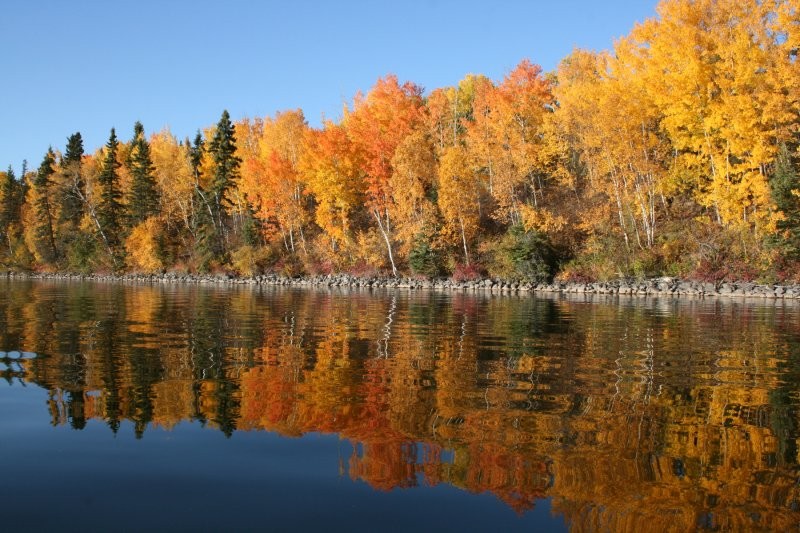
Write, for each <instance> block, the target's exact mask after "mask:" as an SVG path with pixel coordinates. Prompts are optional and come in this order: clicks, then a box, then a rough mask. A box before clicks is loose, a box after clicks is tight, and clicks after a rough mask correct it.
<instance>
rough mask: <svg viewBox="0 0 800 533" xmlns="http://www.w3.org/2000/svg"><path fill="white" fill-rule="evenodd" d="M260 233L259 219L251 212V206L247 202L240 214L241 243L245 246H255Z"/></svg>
mask: <svg viewBox="0 0 800 533" xmlns="http://www.w3.org/2000/svg"><path fill="white" fill-rule="evenodd" d="M260 233H261V228H260V224H259V221H258V219H257V218H256V217H255V215H254V214H253V208H252V207H250V204H247V206H245V209H244V213H243V214H242V243H243V244H244V245H245V246H257V245H258V244H259V242H258V241H259V235H260Z"/></svg>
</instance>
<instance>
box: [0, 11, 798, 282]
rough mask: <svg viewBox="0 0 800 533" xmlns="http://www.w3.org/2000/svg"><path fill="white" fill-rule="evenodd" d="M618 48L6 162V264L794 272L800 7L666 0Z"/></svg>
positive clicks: (431, 272)
mask: <svg viewBox="0 0 800 533" xmlns="http://www.w3.org/2000/svg"><path fill="white" fill-rule="evenodd" d="M657 13H658V15H657V17H655V18H653V19H649V20H647V21H645V22H644V23H641V24H638V25H636V26H635V27H634V28H633V30H632V31H631V32H630V34H629V35H627V36H625V37H622V38H620V39H619V40H618V41H617V42H616V43H615V45H614V48H613V50H611V51H603V52H591V51H586V50H575V51H573V52H572V53H571V54H570V55H569V56H568V57H566V58H564V60H563V61H562V62H561V63H560V65H559V66H558V68H557V69H556V70H555V71H554V72H549V73H545V72H543V70H542V69H541V67H539V66H537V65H535V64H533V63H531V62H530V61H528V60H524V61H522V62H521V63H520V64H519V65H518V66H517V67H516V68H514V69H513V70H512V71H510V72H509V73H508V74H507V75H506V76H505V77H504V78H503V79H502V80H499V81H493V80H491V79H489V78H487V77H485V76H482V75H468V76H466V77H465V78H464V79H463V80H461V81H460V82H459V83H458V84H457V85H455V86H452V87H444V88H437V89H434V90H432V91H430V92H428V93H427V94H426V93H425V92H424V91H423V89H422V88H421V87H419V86H418V85H415V84H413V83H411V82H405V83H403V82H400V81H399V80H398V79H397V78H396V77H395V76H391V75H389V76H386V77H385V78H382V79H379V80H378V81H377V82H376V84H375V85H374V86H373V87H372V89H371V90H370V91H369V92H368V93H366V94H358V95H356V96H355V97H354V99H353V101H352V103H350V104H349V105H347V106H345V108H344V110H343V116H342V118H341V119H340V120H338V121H333V120H326V121H324V123H323V124H322V125H321V126H320V127H318V128H315V127H311V126H309V124H308V123H307V121H306V119H305V117H304V115H303V112H302V111H301V110H299V109H298V110H290V111H284V112H279V113H277V114H276V115H275V116H272V117H266V118H254V119H250V118H244V119H242V120H240V121H238V122H236V123H234V122H232V121H231V118H230V116H229V114H228V113H227V111H226V112H224V113H223V114H222V117H221V118H220V120H219V122H218V123H217V124H216V125H214V126H212V127H209V128H207V129H205V130H204V131H200V132H198V134H197V136H196V137H195V138H194V139H193V140H190V139H184V140H178V139H176V138H175V137H174V136H173V135H172V134H171V133H170V132H169V131H167V130H164V131H161V132H157V133H154V134H151V135H150V136H149V137H148V136H147V135H146V134H145V131H144V128H143V126H142V125H141V124H140V123H136V124H135V125H134V128H133V135H132V137H131V139H130V140H129V141H127V142H121V141H120V140H119V139H118V138H117V136H116V132H115V131H114V130H113V129H112V130H111V134H110V136H109V140H108V143H107V144H106V145H105V147H103V148H101V149H99V150H97V151H96V152H94V153H85V152H84V147H83V142H82V139H81V136H80V133H75V134H74V135H72V136H70V137H69V139H68V140H67V144H66V147H65V150H64V152H63V153H62V152H58V151H56V150H53V149H49V150H48V151H47V152H46V154H45V156H44V158H43V160H42V163H41V165H40V166H39V168H38V170H35V171H30V172H29V171H27V169H23V172H22V176H20V178H19V179H17V178H16V176H15V174H14V172H13V170H12V169H11V168H9V170H8V172H5V173H0V199H2V205H0V237H2V248H1V249H0V261H2V263H3V264H4V265H5V266H6V267H9V268H19V269H31V268H32V269H39V270H70V271H116V272H121V271H135V272H160V271H166V270H172V271H178V272H204V271H227V272H235V273H237V274H240V275H252V274H256V273H259V272H266V271H277V272H281V273H285V274H289V275H298V274H303V273H305V274H318V273H327V272H337V271H346V272H351V273H356V274H392V275H399V274H401V273H402V274H416V275H423V276H441V275H453V276H455V277H474V276H481V275H489V276H493V277H502V278H507V279H517V280H526V281H538V280H543V279H548V278H551V277H552V276H558V277H559V278H560V279H565V280H584V279H586V280H588V279H609V278H614V277H619V276H640V277H641V276H654V275H675V276H682V277H690V278H697V279H707V280H719V279H725V278H728V279H756V278H757V279H760V280H763V281H773V280H778V281H785V280H797V279H798V278H800V184H798V177H797V169H798V162H799V161H798V158H799V157H800V152H798V147H800V132H798V126H799V125H800V120H799V119H798V117H799V116H800V62H798V57H797V56H798V50H799V49H800V8H799V7H798V5H797V2H795V1H792V0H763V1H758V2H756V1H754V0H749V1H734V0H664V1H662V2H661V3H660V4H659V6H658V8H657Z"/></svg>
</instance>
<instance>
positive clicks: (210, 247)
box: [192, 185, 217, 272]
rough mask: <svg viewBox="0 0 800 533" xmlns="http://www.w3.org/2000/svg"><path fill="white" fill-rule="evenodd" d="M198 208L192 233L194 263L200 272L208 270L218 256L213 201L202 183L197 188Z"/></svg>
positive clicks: (196, 199) (196, 202) (196, 200)
mask: <svg viewBox="0 0 800 533" xmlns="http://www.w3.org/2000/svg"><path fill="white" fill-rule="evenodd" d="M194 203H195V206H196V210H195V213H194V218H193V220H192V233H194V248H193V255H194V263H195V265H196V267H197V270H198V271H199V272H208V271H209V270H210V268H211V263H212V261H214V259H215V257H216V255H217V254H216V250H215V243H216V241H217V232H216V227H215V225H214V221H213V219H212V213H211V209H212V208H211V203H210V202H209V201H208V194H207V193H206V192H204V191H203V189H202V188H201V187H200V185H197V187H196V189H195V202H194Z"/></svg>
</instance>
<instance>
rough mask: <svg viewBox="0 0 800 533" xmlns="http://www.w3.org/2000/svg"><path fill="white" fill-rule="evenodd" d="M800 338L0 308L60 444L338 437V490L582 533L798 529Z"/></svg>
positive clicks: (122, 288) (769, 327)
mask: <svg viewBox="0 0 800 533" xmlns="http://www.w3.org/2000/svg"><path fill="white" fill-rule="evenodd" d="M799 319H800V312H799V310H798V307H797V306H795V305H793V304H789V303H787V304H784V303H782V302H773V303H769V304H765V303H764V302H758V303H754V302H747V301H737V300H723V299H719V300H692V299H682V300H681V299H636V298H631V299H617V298H612V297H600V296H596V297H590V296H586V297H584V296H582V297H574V298H568V297H565V296H554V297H544V298H542V297H532V296H529V295H524V296H519V297H517V296H503V297H497V296H491V295H483V294H464V293H448V294H445V293H436V292H410V293H409V292H397V293H395V292H371V291H366V290H365V291H353V290H349V291H345V290H330V291H325V290H301V289H277V288H270V287H260V288H234V289H223V288H214V287H197V286H182V287H175V286H129V285H123V284H100V283H98V284H87V283H55V282H23V281H20V282H9V283H5V284H4V285H3V286H2V291H0V348H2V349H6V350H15V349H16V350H29V352H12V351H9V352H0V376H2V377H3V379H4V380H5V382H6V383H7V384H8V385H10V387H11V388H12V389H13V388H15V387H20V386H25V385H31V384H35V385H38V387H41V388H42V389H44V390H45V391H47V396H48V402H47V405H48V408H49V422H50V423H51V424H52V425H54V426H57V427H62V426H63V427H71V428H74V429H75V430H85V429H86V428H87V427H88V425H91V423H92V422H94V423H97V424H100V423H102V424H105V425H107V426H108V428H109V429H110V430H111V432H113V433H114V434H116V433H117V432H120V431H122V430H123V428H125V427H127V426H126V425H127V424H130V425H131V426H132V428H133V434H134V435H135V437H136V438H138V439H144V440H147V436H148V433H150V432H153V431H156V432H160V431H164V430H178V429H179V428H180V427H182V426H183V425H184V424H185V423H199V425H200V426H202V427H204V428H205V429H206V430H207V431H208V430H211V431H218V432H221V433H222V434H224V435H225V436H227V437H231V436H233V435H234V434H250V433H253V432H258V431H266V432H270V433H272V434H277V435H283V436H291V437H296V436H302V435H312V434H334V435H338V436H339V438H341V439H345V440H346V441H349V443H351V444H352V446H351V448H350V452H348V453H349V455H348V456H346V457H340V458H339V464H338V466H337V468H338V470H339V472H340V474H341V475H343V476H346V477H349V478H350V479H353V480H358V481H364V482H366V483H367V484H368V485H369V486H371V487H373V488H375V489H381V490H390V489H394V488H408V487H423V486H424V487H437V486H451V487H457V488H460V489H464V490H466V491H468V492H471V493H488V494H493V495H494V496H495V497H496V498H498V499H499V500H501V501H502V502H504V503H505V504H506V505H507V506H509V507H510V508H512V509H513V510H515V511H516V512H518V513H522V514H524V513H526V512H528V511H530V510H531V509H533V508H534V507H535V506H536V504H537V502H539V501H541V500H542V499H547V500H548V501H549V502H550V505H551V506H552V510H553V512H554V513H556V514H557V515H560V516H563V517H564V519H565V520H566V524H567V526H568V527H570V528H572V529H575V530H583V529H587V530H596V529H605V528H609V529H612V530H637V531H644V530H669V529H676V530H688V529H698V528H699V529H704V528H711V529H714V528H725V529H753V528H756V529H761V528H763V529H771V530H788V529H789V528H791V527H796V526H797V524H798V522H799V521H800V509H799V507H800V503H798V502H799V500H800V488H799V487H798V480H799V479H800V471H799V469H798V447H797V445H798V438H799V437H800V434H799V433H798V422H799V419H798V417H800V411H799V410H798V405H799V404H800V398H799V397H798V383H800V320H799ZM33 352H35V353H33ZM0 391H2V392H0V395H2V394H7V392H8V390H2V389H0ZM45 414H46V411H44V410H42V416H44V415H45Z"/></svg>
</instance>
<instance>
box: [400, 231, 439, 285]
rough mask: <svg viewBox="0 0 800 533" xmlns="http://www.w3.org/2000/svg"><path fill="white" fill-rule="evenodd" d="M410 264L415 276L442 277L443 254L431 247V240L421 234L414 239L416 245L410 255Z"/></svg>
mask: <svg viewBox="0 0 800 533" xmlns="http://www.w3.org/2000/svg"><path fill="white" fill-rule="evenodd" d="M408 263H409V265H411V269H412V270H413V271H414V273H415V274H420V275H423V276H427V277H429V278H434V277H436V276H439V275H441V273H442V270H443V261H442V257H441V254H440V253H439V251H438V250H436V249H435V248H434V247H433V246H431V242H430V238H429V237H428V235H426V234H424V233H420V234H418V235H417V236H416V238H415V239H414V245H413V247H412V248H411V251H410V252H409V254H408Z"/></svg>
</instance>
